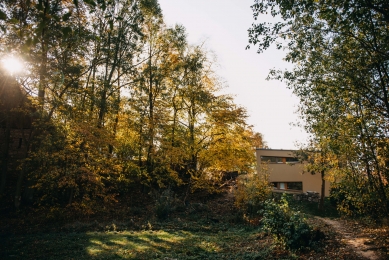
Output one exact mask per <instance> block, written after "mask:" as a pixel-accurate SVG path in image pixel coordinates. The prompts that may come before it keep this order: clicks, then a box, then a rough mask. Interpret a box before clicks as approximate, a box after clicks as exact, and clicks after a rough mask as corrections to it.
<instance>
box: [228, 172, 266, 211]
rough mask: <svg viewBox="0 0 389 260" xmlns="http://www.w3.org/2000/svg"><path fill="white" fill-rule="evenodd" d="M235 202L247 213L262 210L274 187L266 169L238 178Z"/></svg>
mask: <svg viewBox="0 0 389 260" xmlns="http://www.w3.org/2000/svg"><path fill="white" fill-rule="evenodd" d="M236 185H237V187H236V191H235V204H236V206H237V207H238V208H240V209H241V210H243V211H244V212H246V213H249V214H253V213H255V212H257V211H258V210H260V209H261V208H262V207H263V205H264V202H265V201H266V200H267V199H269V198H270V196H271V191H272V187H271V185H270V183H269V178H268V174H267V173H266V171H265V170H263V171H262V172H261V173H259V174H257V173H251V174H245V175H241V176H239V177H238V178H237V183H236Z"/></svg>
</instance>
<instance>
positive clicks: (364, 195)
mask: <svg viewBox="0 0 389 260" xmlns="http://www.w3.org/2000/svg"><path fill="white" fill-rule="evenodd" d="M366 181H367V180H361V182H360V183H361V186H359V187H355V186H354V185H352V183H350V181H349V180H347V179H343V180H342V181H340V182H338V183H335V184H334V185H333V186H332V188H331V196H330V198H331V202H332V203H333V204H334V205H335V206H336V207H337V209H338V211H339V212H340V213H341V214H343V215H346V216H349V217H366V216H367V217H369V218H371V219H372V220H375V221H377V220H380V219H382V218H385V217H386V216H387V215H386V214H385V213H384V212H382V211H381V210H380V209H381V208H382V205H381V203H384V201H383V199H382V198H380V197H377V194H376V193H374V192H371V193H370V192H368V190H367V183H366ZM386 192H389V190H388V189H387V191H386Z"/></svg>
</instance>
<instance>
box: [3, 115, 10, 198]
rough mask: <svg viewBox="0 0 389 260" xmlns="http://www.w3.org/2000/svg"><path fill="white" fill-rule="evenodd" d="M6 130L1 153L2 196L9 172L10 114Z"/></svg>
mask: <svg viewBox="0 0 389 260" xmlns="http://www.w3.org/2000/svg"><path fill="white" fill-rule="evenodd" d="M5 122H6V129H5V136H4V144H3V149H2V153H1V184H0V195H2V194H4V191H5V185H6V180H7V171H8V156H9V144H10V139H11V122H10V118H9V113H8V112H7V113H6V118H5Z"/></svg>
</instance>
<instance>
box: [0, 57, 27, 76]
mask: <svg viewBox="0 0 389 260" xmlns="http://www.w3.org/2000/svg"><path fill="white" fill-rule="evenodd" d="M1 63H2V66H3V68H4V69H5V70H7V71H8V72H9V73H10V74H11V75H14V74H17V73H20V72H21V71H22V70H23V68H24V65H23V62H22V61H21V60H20V59H19V58H17V57H15V56H8V57H5V58H4V59H3V60H2V61H1Z"/></svg>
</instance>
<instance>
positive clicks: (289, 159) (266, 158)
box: [261, 156, 299, 163]
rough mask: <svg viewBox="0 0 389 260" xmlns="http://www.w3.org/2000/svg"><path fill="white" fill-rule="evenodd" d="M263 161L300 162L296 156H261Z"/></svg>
mask: <svg viewBox="0 0 389 260" xmlns="http://www.w3.org/2000/svg"><path fill="white" fill-rule="evenodd" d="M261 161H262V162H267V163H298V162H299V161H298V159H297V158H295V157H276V156H261Z"/></svg>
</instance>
